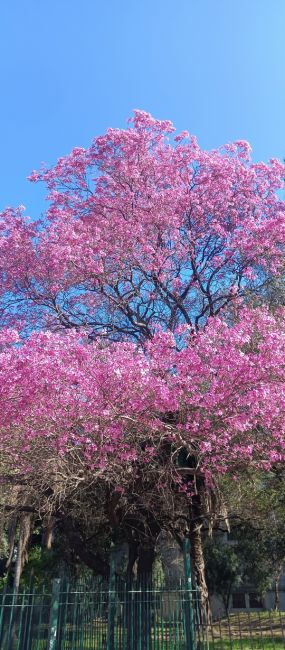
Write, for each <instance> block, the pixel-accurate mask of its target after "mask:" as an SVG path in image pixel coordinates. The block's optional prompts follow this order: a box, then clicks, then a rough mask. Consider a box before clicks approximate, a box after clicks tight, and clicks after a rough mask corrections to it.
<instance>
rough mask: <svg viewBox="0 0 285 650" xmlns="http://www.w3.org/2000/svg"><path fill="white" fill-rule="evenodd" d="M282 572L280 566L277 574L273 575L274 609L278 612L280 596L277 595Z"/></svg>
mask: <svg viewBox="0 0 285 650" xmlns="http://www.w3.org/2000/svg"><path fill="white" fill-rule="evenodd" d="M281 573H282V568H281V569H280V571H278V574H275V576H274V611H275V612H278V611H279V609H280V596H279V580H280V576H281Z"/></svg>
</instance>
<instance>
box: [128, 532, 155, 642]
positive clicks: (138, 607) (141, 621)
mask: <svg viewBox="0 0 285 650" xmlns="http://www.w3.org/2000/svg"><path fill="white" fill-rule="evenodd" d="M154 558H155V549H154V545H152V546H148V547H146V546H144V545H140V546H139V547H138V546H137V545H132V546H130V554H129V564H128V574H127V594H128V597H127V603H126V605H127V606H126V626H127V650H137V648H140V649H141V650H151V623H152V607H151V597H152V596H151V589H152V568H153V563H154ZM135 563H137V567H136V568H137V571H136V575H135V574H134V566H135Z"/></svg>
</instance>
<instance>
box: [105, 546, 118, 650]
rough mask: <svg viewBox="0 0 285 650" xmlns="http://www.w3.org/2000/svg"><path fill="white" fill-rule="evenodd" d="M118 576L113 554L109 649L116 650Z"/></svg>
mask: <svg viewBox="0 0 285 650" xmlns="http://www.w3.org/2000/svg"><path fill="white" fill-rule="evenodd" d="M115 616H116V576H115V558H114V555H113V553H112V554H111V562H110V577H109V591H108V623H107V650H115Z"/></svg>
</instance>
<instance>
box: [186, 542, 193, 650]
mask: <svg viewBox="0 0 285 650" xmlns="http://www.w3.org/2000/svg"><path fill="white" fill-rule="evenodd" d="M190 550H191V546H190V539H189V537H185V538H184V540H183V558H184V575H185V631H186V647H187V648H189V650H196V639H195V628H194V617H193V599H192V596H193V593H192V573H191V556H190Z"/></svg>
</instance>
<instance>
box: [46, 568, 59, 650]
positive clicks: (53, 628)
mask: <svg viewBox="0 0 285 650" xmlns="http://www.w3.org/2000/svg"><path fill="white" fill-rule="evenodd" d="M59 594H60V579H59V578H55V579H54V580H53V583H52V597H51V609H50V619H49V632H48V644H47V650H57V648H56V646H57V643H56V641H57V629H58V614H59Z"/></svg>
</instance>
